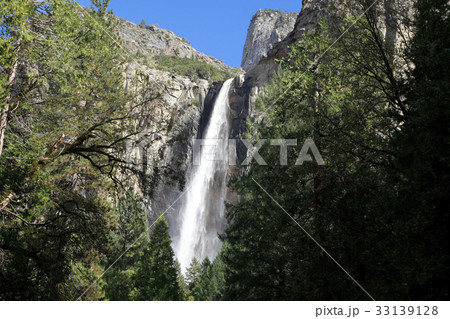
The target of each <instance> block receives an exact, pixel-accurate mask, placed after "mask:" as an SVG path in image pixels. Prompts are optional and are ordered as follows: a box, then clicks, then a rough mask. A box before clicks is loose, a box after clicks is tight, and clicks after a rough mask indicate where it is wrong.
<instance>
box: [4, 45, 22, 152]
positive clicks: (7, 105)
mask: <svg viewBox="0 0 450 319" xmlns="http://www.w3.org/2000/svg"><path fill="white" fill-rule="evenodd" d="M18 45H20V39H19V40H18ZM18 65H19V62H18V60H17V59H16V60H15V61H14V63H13V65H12V68H11V71H10V72H9V76H8V87H9V89H10V92H9V94H8V96H7V97H6V99H5V108H4V109H2V111H1V114H0V157H1V156H2V151H3V145H4V141H5V133H6V126H7V124H8V115H9V111H10V106H11V103H12V99H13V96H12V93H11V87H12V84H13V82H14V80H15V79H16V76H17V68H18Z"/></svg>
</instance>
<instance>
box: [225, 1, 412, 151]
mask: <svg viewBox="0 0 450 319" xmlns="http://www.w3.org/2000/svg"><path fill="white" fill-rule="evenodd" d="M394 2H395V5H397V6H402V7H403V8H412V7H413V5H412V1H411V0H395V1H394V0H392V1H384V2H383V1H380V2H379V3H377V10H379V11H380V12H381V13H382V14H381V18H380V21H379V28H380V30H381V32H382V33H383V36H384V39H385V41H386V46H387V47H389V48H392V50H396V49H397V48H400V47H402V45H404V44H402V42H401V41H400V40H401V39H402V36H400V35H399V34H398V32H399V30H398V29H399V28H398V26H402V22H401V20H402V17H401V16H400V15H399V14H398V13H395V10H393V9H392V8H391V7H392V6H393V3H394ZM330 6H333V8H332V9H330ZM350 8H352V9H350ZM350 8H349V6H348V3H347V2H346V1H343V2H334V1H330V0H303V1H302V10H301V11H300V13H299V14H298V17H297V20H296V22H295V26H294V28H293V30H292V32H291V33H289V34H288V35H287V36H286V37H285V38H284V39H283V40H281V41H280V42H277V43H275V44H274V45H273V47H272V49H270V50H269V51H268V52H267V56H266V57H263V58H262V59H261V60H260V61H259V63H258V64H257V65H256V66H255V67H253V68H252V69H251V70H250V71H249V72H247V73H246V74H245V76H240V77H237V78H236V79H235V87H234V90H233V91H232V93H231V95H230V107H231V111H232V115H233V119H232V132H231V138H236V139H239V138H243V136H244V134H245V132H246V130H247V124H246V123H247V120H248V119H249V120H250V121H254V120H255V119H256V118H258V111H257V110H255V108H254V106H255V101H256V98H257V97H258V95H259V94H260V93H261V91H262V90H263V88H264V86H265V85H267V83H269V80H270V77H271V76H272V74H273V73H274V72H275V71H276V69H277V67H278V66H277V64H276V62H275V60H276V59H281V58H283V57H286V56H287V55H288V53H289V47H290V45H292V44H293V43H295V42H297V41H298V40H300V38H301V37H302V36H303V34H305V33H308V32H310V31H312V30H314V29H315V28H316V26H317V25H318V23H319V21H320V20H321V19H322V18H325V19H330V15H329V10H333V11H336V12H340V13H343V12H348V13H349V14H351V15H353V16H358V15H360V14H361V13H362V12H361V8H355V7H350ZM350 10H351V11H352V12H349V11H350ZM402 11H403V12H408V10H405V9H403V10H402ZM408 14H409V19H410V18H411V17H412V9H410V10H409V12H408ZM406 20H408V19H406ZM334 22H336V21H334ZM400 29H401V31H400V32H405V33H407V31H405V30H403V29H404V28H403V27H402V28H400ZM408 37H410V35H409V36H408V35H405V34H404V35H403V38H408ZM394 59H395V56H394ZM400 68H401V67H400ZM237 147H238V155H241V156H245V155H246V149H245V147H243V146H242V145H241V146H240V145H239V144H238V145H237Z"/></svg>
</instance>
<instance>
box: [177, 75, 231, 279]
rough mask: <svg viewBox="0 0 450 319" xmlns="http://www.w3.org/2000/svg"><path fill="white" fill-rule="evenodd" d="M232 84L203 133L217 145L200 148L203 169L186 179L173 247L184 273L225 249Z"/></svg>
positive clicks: (191, 171)
mask: <svg viewBox="0 0 450 319" xmlns="http://www.w3.org/2000/svg"><path fill="white" fill-rule="evenodd" d="M232 81H233V79H230V80H227V81H226V82H225V83H224V84H223V87H222V89H221V90H220V92H219V95H218V97H217V99H216V102H215V104H214V109H213V111H212V114H211V117H210V119H209V123H208V125H207V126H206V129H205V131H204V133H203V137H202V138H203V139H204V140H214V144H215V145H214V146H203V147H201V148H200V149H201V150H202V154H203V156H202V157H201V163H200V165H192V166H191V168H190V169H189V170H188V172H187V175H186V178H187V183H186V190H187V191H186V194H185V195H184V196H183V198H182V202H181V205H180V211H179V214H180V216H179V218H180V223H181V225H180V233H179V236H178V238H177V239H176V240H175V241H174V243H173V247H174V251H175V255H176V257H177V259H178V261H179V262H180V264H181V269H182V271H183V272H185V271H186V268H187V267H189V264H190V263H191V261H192V259H193V258H194V257H196V258H197V260H199V262H202V261H203V259H204V258H205V257H208V258H209V259H210V260H211V261H212V260H213V259H214V258H215V257H216V256H217V253H218V252H219V250H220V248H221V246H222V242H221V241H220V239H219V238H218V234H219V233H222V232H223V231H224V229H225V226H226V218H225V196H226V177H227V169H228V137H229V130H230V123H229V104H228V93H229V90H230V88H231V85H232ZM194 151H195V150H194ZM197 156H199V155H198V154H197Z"/></svg>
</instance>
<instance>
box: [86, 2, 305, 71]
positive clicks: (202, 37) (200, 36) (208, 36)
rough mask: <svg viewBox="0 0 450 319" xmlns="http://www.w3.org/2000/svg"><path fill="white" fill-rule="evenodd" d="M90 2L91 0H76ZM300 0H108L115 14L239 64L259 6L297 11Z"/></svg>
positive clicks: (299, 6)
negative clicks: (167, 31)
mask: <svg viewBox="0 0 450 319" xmlns="http://www.w3.org/2000/svg"><path fill="white" fill-rule="evenodd" d="M78 2H79V3H80V4H81V5H84V6H89V5H90V3H91V1H90V0H78ZM301 2H302V1H301V0H258V1H257V0H227V1H221V0H209V1H206V0H194V1H183V0H111V2H110V6H109V7H110V9H112V10H113V11H114V14H115V15H117V16H119V17H121V18H124V19H126V20H129V21H132V22H134V23H139V22H141V20H142V19H145V22H146V23H147V24H158V25H159V27H160V28H163V29H168V30H171V31H173V32H174V33H175V34H176V35H180V36H182V37H184V38H186V39H187V40H189V41H190V43H191V45H192V46H193V47H194V48H195V49H197V50H198V51H200V52H203V53H205V54H207V55H210V56H213V57H216V58H218V59H220V58H223V59H224V61H225V63H226V64H228V65H230V66H232V67H236V66H240V64H241V58H242V50H243V48H244V43H245V37H246V35H247V28H248V26H249V24H250V20H251V18H252V16H253V14H255V13H256V11H258V9H266V8H267V9H275V10H283V11H289V12H300V9H301Z"/></svg>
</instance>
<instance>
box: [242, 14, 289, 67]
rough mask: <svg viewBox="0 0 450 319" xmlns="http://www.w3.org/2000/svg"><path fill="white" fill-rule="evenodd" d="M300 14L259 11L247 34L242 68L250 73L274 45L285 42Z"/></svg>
mask: <svg viewBox="0 0 450 319" xmlns="http://www.w3.org/2000/svg"><path fill="white" fill-rule="evenodd" d="M297 15H298V13H287V12H282V11H280V10H279V11H275V10H270V9H266V10H261V9H260V10H258V12H257V13H256V14H255V15H254V16H253V18H252V20H251V22H250V26H249V28H248V32H247V39H246V41H245V46H244V53H243V56H242V63H241V67H242V68H243V69H244V71H246V72H248V71H250V70H251V69H253V68H254V67H255V66H256V65H257V64H258V63H259V61H260V60H261V58H263V57H265V56H266V54H267V52H268V51H269V50H270V49H272V47H273V45H274V44H275V43H277V42H280V41H281V40H283V39H284V38H285V37H286V36H287V35H288V34H289V33H290V32H291V31H292V30H293V29H294V24H295V21H296V19H297Z"/></svg>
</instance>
